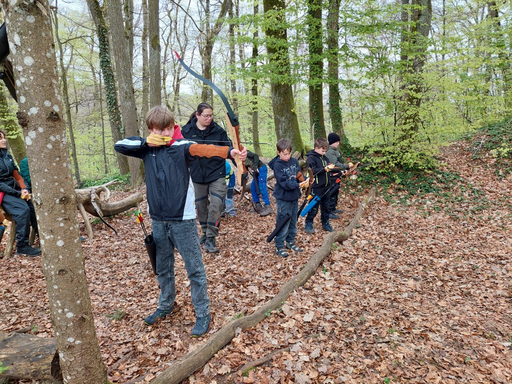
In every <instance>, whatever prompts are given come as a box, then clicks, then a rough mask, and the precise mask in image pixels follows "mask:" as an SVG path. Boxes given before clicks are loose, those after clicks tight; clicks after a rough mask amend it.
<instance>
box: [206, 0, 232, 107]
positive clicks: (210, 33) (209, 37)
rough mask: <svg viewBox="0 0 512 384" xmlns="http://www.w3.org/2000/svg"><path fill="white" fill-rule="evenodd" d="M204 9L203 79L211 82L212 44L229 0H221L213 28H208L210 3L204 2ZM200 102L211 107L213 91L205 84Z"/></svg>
mask: <svg viewBox="0 0 512 384" xmlns="http://www.w3.org/2000/svg"><path fill="white" fill-rule="evenodd" d="M203 6H204V9H205V14H206V18H205V19H206V21H205V28H206V30H205V33H204V39H205V41H204V44H203V47H201V51H200V53H201V58H202V60H203V77H204V78H205V79H207V80H210V81H212V80H213V79H212V53H213V43H214V40H215V38H216V37H217V36H218V34H219V33H220V30H221V29H222V26H223V24H224V17H225V16H226V13H227V11H228V9H229V8H230V6H231V0H223V1H222V4H221V7H220V12H219V16H218V17H217V20H216V21H215V24H214V26H213V27H211V26H210V19H211V14H210V1H209V0H207V1H205V2H204V5H203ZM201 99H202V101H205V102H207V103H210V104H211V105H213V90H212V89H211V88H210V87H209V86H208V85H206V84H204V85H203V92H202V94H201Z"/></svg>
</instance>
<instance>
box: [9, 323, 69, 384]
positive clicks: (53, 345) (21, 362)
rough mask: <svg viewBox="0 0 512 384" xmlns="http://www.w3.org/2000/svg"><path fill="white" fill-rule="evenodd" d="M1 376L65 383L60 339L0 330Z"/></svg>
mask: <svg viewBox="0 0 512 384" xmlns="http://www.w3.org/2000/svg"><path fill="white" fill-rule="evenodd" d="M0 361H1V362H2V368H6V369H5V370H4V371H3V372H2V373H0V378H5V379H32V380H50V381H51V382H52V383H53V382H59V383H62V372H61V369H60V364H59V355H58V354H57V340H55V339H54V338H42V337H37V336H33V335H26V334H20V333H11V334H7V333H0Z"/></svg>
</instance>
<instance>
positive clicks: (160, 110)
mask: <svg viewBox="0 0 512 384" xmlns="http://www.w3.org/2000/svg"><path fill="white" fill-rule="evenodd" d="M146 124H147V126H148V128H149V132H150V135H149V136H148V137H147V139H144V138H142V137H138V136H134V137H127V138H125V139H123V140H120V141H118V142H117V143H116V144H115V146H114V148H115V150H116V151H117V152H119V153H122V154H123V155H126V156H133V157H138V158H140V159H142V160H143V161H144V166H145V168H146V188H147V191H146V193H147V199H148V205H149V214H150V216H151V223H152V230H153V237H154V239H155V243H156V272H157V274H158V276H157V280H158V284H159V285H160V297H159V300H158V308H157V309H156V311H155V312H154V313H153V314H152V315H150V316H148V317H146V319H145V320H144V321H145V323H146V325H153V324H155V322H156V321H157V320H159V319H162V318H164V317H166V316H167V315H169V314H170V313H171V312H172V311H173V309H174V300H175V298H176V287H175V276H174V248H175V247H176V249H177V250H178V252H179V253H180V255H181V257H182V258H183V261H184V262H185V268H186V270H187V275H188V278H189V280H190V291H191V296H192V304H193V305H194V309H195V312H196V323H195V325H194V328H193V329H192V336H194V337H197V336H201V335H204V334H205V333H206V332H207V331H208V328H209V326H210V322H211V315H210V299H209V298H208V293H207V287H206V272H205V269H204V264H203V257H202V254H201V246H200V244H199V235H198V233H197V225H196V210H195V205H194V201H195V194H194V186H193V184H192V180H191V178H190V170H189V166H190V162H191V161H192V160H194V159H196V158H198V157H209V158H211V157H217V158H224V159H226V158H230V159H232V158H233V157H234V156H235V155H239V156H240V159H241V160H244V159H245V157H246V156H247V151H246V150H245V148H244V150H243V151H239V150H237V149H233V148H232V147H227V146H226V147H220V146H215V145H206V144H196V143H194V142H192V141H189V140H186V139H182V136H181V133H180V132H179V131H180V127H179V126H178V125H174V116H173V115H172V113H171V112H170V111H169V110H168V109H167V108H164V107H161V106H157V107H154V108H152V109H151V110H150V111H149V112H148V114H147V116H146ZM180 137H181V139H179V138H180Z"/></svg>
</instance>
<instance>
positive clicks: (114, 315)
mask: <svg viewBox="0 0 512 384" xmlns="http://www.w3.org/2000/svg"><path fill="white" fill-rule="evenodd" d="M105 316H107V317H108V318H109V319H111V320H118V321H119V320H122V319H123V317H125V316H126V312H125V311H124V310H122V309H119V308H116V310H115V311H114V313H112V314H107V313H106V314H105Z"/></svg>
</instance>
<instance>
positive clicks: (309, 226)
mask: <svg viewBox="0 0 512 384" xmlns="http://www.w3.org/2000/svg"><path fill="white" fill-rule="evenodd" d="M305 229H306V233H315V232H316V231H315V228H313V224H312V223H306V228H305Z"/></svg>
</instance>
